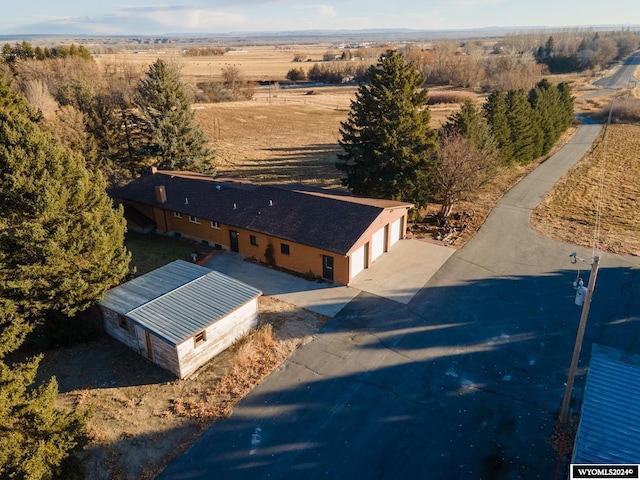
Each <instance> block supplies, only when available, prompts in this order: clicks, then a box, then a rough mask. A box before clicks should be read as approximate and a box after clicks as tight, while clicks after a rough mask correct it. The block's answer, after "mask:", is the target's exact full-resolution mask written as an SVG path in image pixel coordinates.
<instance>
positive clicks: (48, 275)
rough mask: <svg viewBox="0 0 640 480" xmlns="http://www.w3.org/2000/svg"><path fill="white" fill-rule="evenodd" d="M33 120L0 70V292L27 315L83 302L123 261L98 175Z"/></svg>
mask: <svg viewBox="0 0 640 480" xmlns="http://www.w3.org/2000/svg"><path fill="white" fill-rule="evenodd" d="M37 120H38V116H37V115H36V114H35V113H34V112H32V111H31V110H30V108H29V106H28V105H27V102H26V100H25V99H24V97H22V96H21V95H18V94H17V93H16V92H15V91H13V89H12V88H11V85H10V84H9V83H8V82H7V81H6V80H5V78H4V77H3V76H1V75H0V174H1V175H0V298H3V299H5V300H7V301H10V302H13V303H14V304H15V305H16V308H17V311H18V313H19V314H20V315H24V316H25V317H26V318H27V319H28V320H39V319H41V318H42V317H43V316H44V315H46V314H49V313H53V314H63V315H74V314H75V313H77V312H79V311H81V310H83V309H85V308H87V307H88V306H89V305H91V304H92V303H94V302H95V301H96V300H98V299H99V298H101V297H102V295H103V294H104V292H105V291H106V290H107V289H108V288H109V287H111V286H113V285H116V284H117V283H119V282H120V280H121V279H122V278H123V277H124V276H125V275H126V273H127V272H128V265H129V254H128V252H127V251H126V249H125V248H124V246H123V240H124V232H125V221H124V218H123V214H122V210H121V209H119V210H116V209H114V208H113V205H112V203H111V200H110V199H109V197H108V196H107V194H106V192H105V183H104V180H103V179H102V176H101V175H100V174H99V173H97V172H90V171H88V170H87V169H86V168H85V165H84V160H83V158H82V157H81V156H80V155H78V154H76V153H73V152H71V151H70V150H69V149H68V148H65V147H64V146H63V145H62V144H61V143H60V142H59V141H58V140H56V139H54V138H52V137H51V136H50V135H49V134H47V133H46V132H44V131H43V130H42V129H41V128H40V127H39V125H38V124H37Z"/></svg>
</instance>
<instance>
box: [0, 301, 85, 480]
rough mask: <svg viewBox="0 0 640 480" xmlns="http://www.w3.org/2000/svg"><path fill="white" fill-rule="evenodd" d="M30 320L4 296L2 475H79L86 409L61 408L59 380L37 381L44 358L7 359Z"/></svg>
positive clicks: (0, 321)
mask: <svg viewBox="0 0 640 480" xmlns="http://www.w3.org/2000/svg"><path fill="white" fill-rule="evenodd" d="M26 325H27V324H26V323H25V322H23V321H22V320H19V317H18V315H17V313H16V310H15V308H13V306H12V304H11V302H7V301H4V300H0V387H1V388H0V432H2V434H1V435H0V478H13V479H34V480H39V479H61V480H62V479H80V478H82V477H83V473H84V471H83V470H84V469H83V466H82V464H81V462H80V460H79V459H78V456H77V454H78V453H79V452H80V451H81V450H82V448H83V446H84V445H86V443H87V437H86V420H87V412H86V411H80V410H68V411H67V410H61V409H58V408H56V406H55V400H56V396H57V395H58V387H57V383H56V381H55V379H51V380H49V381H48V382H46V383H44V384H42V385H36V383H35V376H36V373H37V370H38V364H39V362H40V357H35V358H32V359H29V360H27V361H25V362H23V363H19V364H12V365H9V364H7V363H6V362H5V355H6V354H7V353H9V352H10V351H12V350H13V349H15V348H17V346H18V345H19V344H20V343H21V341H22V339H23V338H24V332H25V331H28V327H26ZM20 326H22V327H23V328H21V327H20ZM16 327H18V328H16Z"/></svg>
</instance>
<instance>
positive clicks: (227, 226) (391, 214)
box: [114, 169, 413, 285]
mask: <svg viewBox="0 0 640 480" xmlns="http://www.w3.org/2000/svg"><path fill="white" fill-rule="evenodd" d="M114 196H115V197H116V199H117V200H118V201H119V202H121V203H122V204H124V206H125V216H126V218H127V221H128V225H129V228H130V229H132V230H139V231H148V230H149V228H148V227H149V222H152V223H153V225H155V231H156V232H158V233H176V234H180V235H182V236H184V237H188V238H192V239H195V240H198V241H200V242H203V243H206V244H209V245H211V246H218V247H220V248H222V247H224V248H227V249H229V250H232V251H234V252H239V253H241V254H243V255H245V256H247V257H254V258H256V259H257V260H261V261H264V262H266V263H271V264H275V265H278V266H280V267H284V268H287V269H289V270H292V271H295V272H300V273H303V274H307V273H311V274H313V275H314V276H315V277H321V278H324V279H327V280H330V281H333V282H336V283H340V284H344V285H348V284H349V283H350V282H351V281H352V280H353V278H354V277H355V276H356V275H357V274H358V273H360V272H361V271H362V270H364V269H365V268H368V267H369V266H370V265H371V264H372V262H373V261H375V260H376V259H377V258H378V257H380V256H381V255H382V254H383V253H384V252H387V251H388V250H389V249H390V248H391V246H392V245H393V244H394V243H396V242H397V241H398V240H400V239H402V238H403V237H404V235H405V233H406V228H407V214H408V211H409V209H410V208H412V207H413V205H412V204H410V203H406V202H397V201H392V200H378V199H372V198H365V197H357V196H353V195H348V194H340V193H337V192H335V191H331V190H321V189H310V188H306V187H300V186H298V187H283V186H271V185H269V186H265V185H262V186H258V185H254V184H251V183H246V182H240V181H237V180H230V179H222V178H216V177H211V176H208V175H201V174H196V173H191V172H174V171H158V170H156V169H152V170H151V172H150V173H147V174H145V175H143V176H141V177H140V178H138V179H136V180H134V181H132V182H131V183H129V184H128V185H126V186H124V187H122V188H120V189H118V190H117V191H115V192H114Z"/></svg>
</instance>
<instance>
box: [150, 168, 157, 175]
mask: <svg viewBox="0 0 640 480" xmlns="http://www.w3.org/2000/svg"><path fill="white" fill-rule="evenodd" d="M156 173H158V167H151V175H154V174H156Z"/></svg>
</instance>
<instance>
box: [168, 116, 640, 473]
mask: <svg viewBox="0 0 640 480" xmlns="http://www.w3.org/2000/svg"><path fill="white" fill-rule="evenodd" d="M599 130H600V127H599V126H597V125H585V126H583V127H582V128H581V129H580V130H579V131H578V133H577V134H576V136H575V137H574V138H573V139H572V141H571V142H570V143H569V144H568V145H567V146H565V147H564V148H563V149H562V150H561V151H560V152H559V153H558V154H556V155H554V156H553V157H552V158H551V159H549V160H548V161H547V162H545V163H544V164H543V165H542V166H541V167H540V168H538V169H537V170H536V171H535V172H533V173H532V174H531V175H529V176H528V177H527V178H526V179H524V180H523V181H522V182H520V183H519V184H518V185H517V186H516V187H514V188H513V189H512V190H511V191H510V192H508V193H507V195H505V197H504V198H503V199H502V200H501V201H500V202H499V204H498V205H497V207H496V208H495V209H494V211H493V212H492V214H491V215H490V216H489V218H488V219H487V222H486V224H485V225H484V226H483V228H482V229H481V230H480V232H479V233H478V234H477V235H476V237H475V238H474V239H473V240H472V241H470V242H469V243H468V244H467V245H466V246H465V247H464V248H463V249H461V250H460V251H458V252H456V253H455V254H454V255H453V256H452V257H450V258H449V260H448V261H447V262H446V263H445V264H444V265H443V267H442V268H440V270H439V271H438V272H437V273H436V274H435V275H434V276H433V277H432V278H431V280H430V281H429V282H428V283H427V284H426V285H425V286H424V288H423V289H421V290H420V292H419V293H418V294H417V295H416V296H415V297H414V298H413V299H412V300H411V301H410V302H409V303H408V304H402V303H398V302H395V301H392V300H389V299H387V298H383V297H378V296H375V295H372V294H369V293H366V292H362V293H360V294H359V295H358V296H357V297H355V298H354V300H352V301H351V302H350V303H349V304H348V305H347V306H346V307H345V308H344V309H343V310H342V311H341V312H340V313H339V314H338V315H337V316H336V317H335V318H334V319H333V320H332V321H331V322H329V323H328V324H327V326H326V327H325V328H324V329H323V330H322V331H321V332H319V334H318V335H317V336H316V338H315V339H314V341H313V342H310V343H309V344H307V345H305V346H303V347H301V348H300V349H299V350H298V351H297V352H296V353H295V354H294V355H293V356H292V357H291V358H290V360H289V361H287V362H286V363H285V364H284V365H283V366H281V367H280V368H279V369H278V370H277V371H276V372H274V373H273V374H272V375H271V376H270V377H269V378H268V379H267V380H265V381H264V382H263V383H262V384H261V385H259V386H258V387H257V388H256V389H255V390H254V391H253V392H252V393H251V394H250V395H249V396H247V397H246V398H245V399H244V400H243V401H242V402H241V403H240V404H239V405H238V406H237V407H236V409H235V410H234V413H233V415H232V416H231V418H229V419H228V420H226V421H223V422H219V423H216V424H215V425H214V426H213V427H212V428H211V429H210V430H208V431H207V432H206V433H205V434H204V435H203V436H202V437H201V438H200V439H199V440H198V441H197V442H196V443H195V444H194V446H193V447H192V448H191V449H189V450H188V451H187V452H185V454H183V455H182V456H181V457H180V458H179V459H178V460H177V461H175V462H174V463H173V464H171V465H170V466H169V467H168V468H167V469H166V470H165V471H164V472H163V473H162V474H161V475H160V476H159V477H158V478H160V479H165V480H166V479H197V478H202V479H206V478H216V479H227V478H228V479H263V478H276V479H289V478H291V479H297V478H304V479H306V480H312V479H320V478H334V479H356V478H357V479H359V478H366V479H405V478H406V479H415V478H424V479H479V478H482V479H483V480H491V479H520V478H524V479H550V478H554V474H555V469H556V464H557V455H556V453H555V452H554V451H553V450H552V449H551V448H550V446H549V443H548V438H549V435H550V433H551V429H552V427H553V422H554V413H555V412H556V411H557V410H558V408H559V406H560V403H561V400H562V393H563V391H564V381H565V380H566V372H567V368H568V365H569V363H570V360H571V353H572V350H573V343H574V339H575V332H576V328H577V323H578V320H579V317H580V308H579V307H576V306H575V305H574V304H573V297H574V292H573V289H572V286H571V284H572V282H573V281H574V280H575V278H576V275H577V274H578V272H577V268H576V267H580V266H581V267H582V269H583V270H585V269H588V265H586V264H579V265H575V266H574V265H571V264H570V262H569V253H571V252H573V251H577V252H578V255H579V256H580V257H582V258H590V257H591V255H592V252H591V251H590V250H586V249H582V248H575V247H573V246H572V245H569V244H564V243H560V242H556V241H553V240H550V239H547V238H543V237H541V236H539V235H537V234H535V233H533V232H532V231H531V230H530V229H529V216H530V213H531V210H532V208H534V207H535V205H536V204H537V203H538V202H539V201H540V199H542V198H543V196H544V194H545V192H546V191H547V190H548V189H550V188H551V187H552V186H553V184H554V183H555V182H556V181H557V180H558V178H560V176H561V175H562V174H563V172H565V171H566V170H567V169H569V168H570V167H571V165H573V163H575V162H576V161H577V160H578V159H579V158H580V157H581V156H582V155H583V154H584V152H586V151H587V150H588V149H589V147H590V145H591V143H592V141H593V139H594V138H595V136H596V135H597V134H598V132H599ZM601 267H602V268H601V270H600V274H599V277H598V284H597V288H596V293H595V296H594V300H593V303H592V309H591V315H590V321H589V324H588V327H587V331H586V336H585V342H584V347H583V354H582V358H581V366H582V367H584V366H585V365H586V364H587V361H588V354H589V352H590V348H591V344H592V343H594V342H597V343H601V344H604V345H608V346H613V347H615V348H619V349H623V350H626V351H628V352H632V353H640V341H638V340H640V333H639V329H638V326H639V322H640V303H639V299H638V293H639V292H640V260H639V259H638V258H635V257H633V258H624V257H619V256H614V255H603V257H602V261H601ZM582 275H583V277H584V279H585V282H586V280H587V275H586V274H585V272H584V271H583V272H582ZM581 373H584V369H582V370H581ZM583 383H584V378H583V377H582V376H579V377H578V379H577V380H576V389H575V391H576V397H578V398H579V397H580V390H581V388H582V385H583ZM575 406H576V408H577V407H578V405H575Z"/></svg>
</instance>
